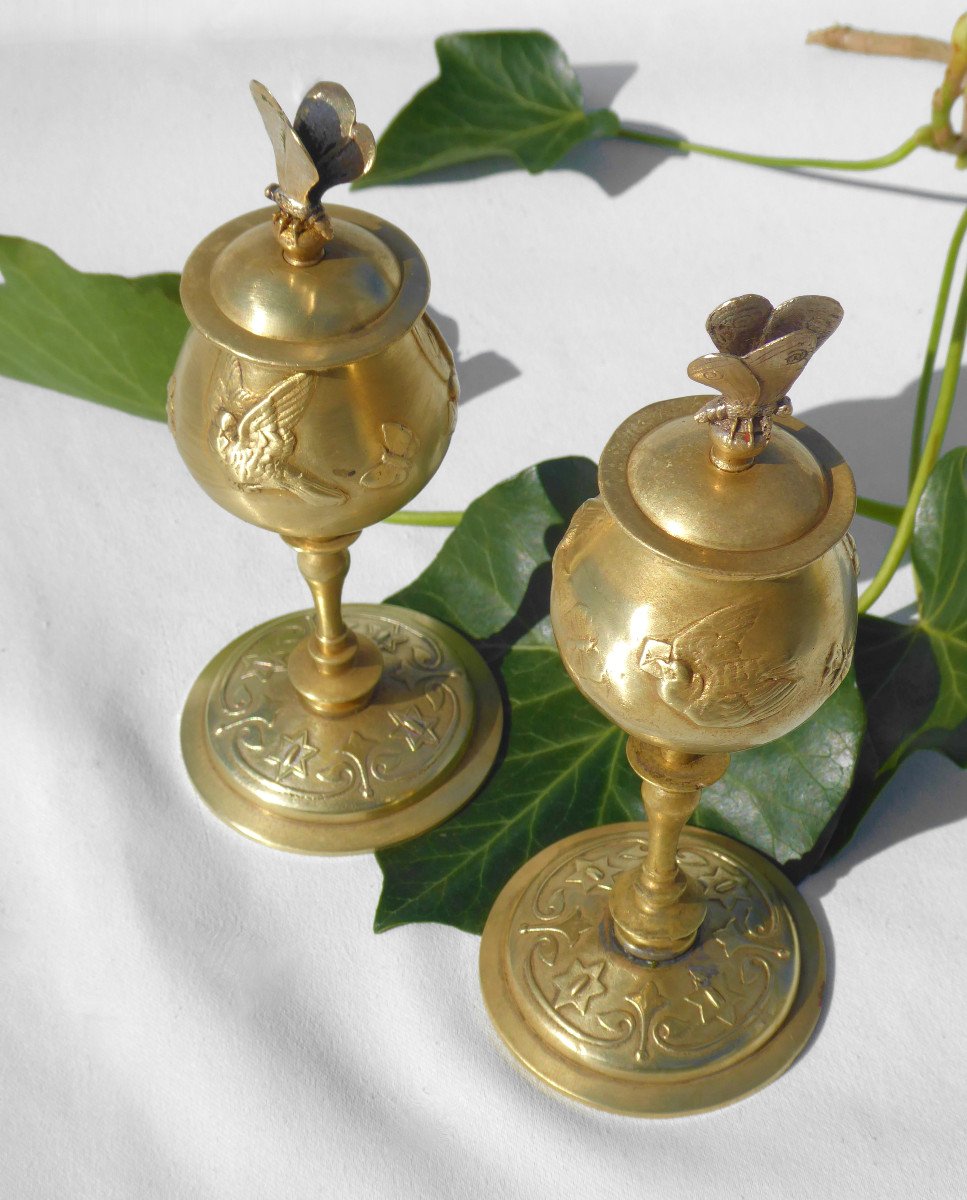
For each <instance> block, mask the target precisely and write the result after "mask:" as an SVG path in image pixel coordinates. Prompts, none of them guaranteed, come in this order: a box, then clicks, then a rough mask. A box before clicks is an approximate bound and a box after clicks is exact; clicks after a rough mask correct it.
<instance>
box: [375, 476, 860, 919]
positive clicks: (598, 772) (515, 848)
mask: <svg viewBox="0 0 967 1200" xmlns="http://www.w3.org/2000/svg"><path fill="white" fill-rule="evenodd" d="M596 492H597V483H596V472H595V467H594V464H593V463H591V462H589V461H588V460H587V459H580V458H565V459H556V460H553V461H550V462H544V463H540V464H538V465H537V466H536V467H531V468H529V469H528V470H526V471H524V472H523V473H522V474H520V475H518V476H516V477H515V478H513V479H510V480H507V481H506V482H504V483H501V484H498V485H497V487H495V488H492V489H491V490H490V491H489V492H487V493H485V494H484V495H483V496H481V497H479V498H478V499H477V500H475V501H474V502H473V504H472V505H471V506H470V507H469V508H468V509H467V512H466V514H465V516H464V517H463V520H462V521H461V522H460V525H459V526H458V527H457V528H456V529H455V530H454V532H453V533H452V534H451V535H450V537H449V538H448V539H447V541H446V542H445V543H444V545H443V547H442V549H441V551H440V553H439V554H438V555H437V557H436V559H435V560H434V561H433V562H432V563H431V564H430V566H429V567H428V568H427V569H426V571H424V572H423V574H422V575H420V576H419V578H418V579H416V580H415V582H414V583H412V584H411V585H410V586H409V587H407V588H404V589H403V591H401V592H399V593H397V594H396V595H395V596H393V597H391V601H392V603H394V604H404V605H410V606H412V607H413V608H417V609H420V610H421V611H423V612H426V613H429V614H430V615H431V616H435V617H437V618H439V619H440V620H443V621H446V622H448V623H449V624H451V625H455V626H457V627H458V628H459V629H461V630H463V632H464V633H466V634H468V635H469V636H470V637H472V638H474V639H475V640H476V643H477V646H478V648H479V649H480V651H481V653H482V654H483V655H484V658H485V659H486V660H487V661H488V663H489V664H490V666H491V667H492V668H493V669H494V670H495V671H497V672H498V673H499V676H500V678H501V679H502V681H503V685H504V688H505V691H506V696H507V700H508V703H509V710H510V712H509V722H508V735H507V743H506V748H505V753H504V756H503V758H502V759H501V761H500V762H499V765H498V766H497V768H496V770H495V771H494V772H493V773H492V775H491V777H490V779H489V780H488V782H487V783H486V784H485V786H484V788H483V789H482V790H481V792H480V793H479V794H478V795H477V796H476V797H475V798H474V800H473V801H472V802H471V803H470V804H469V805H468V806H467V807H466V808H464V809H463V810H461V811H460V812H459V813H457V814H456V815H455V816H454V817H451V818H450V820H449V821H447V822H446V823H445V824H443V825H441V826H439V827H438V828H437V829H435V830H431V831H430V832H429V833H427V834H424V835H423V836H422V837H420V838H416V839H414V840H413V841H410V842H406V843H404V844H403V845H400V846H394V847H392V848H390V849H387V850H382V851H380V852H379V854H378V855H377V858H378V860H379V863H380V866H381V867H382V869H383V890H382V894H381V896H380V900H379V906H378V908H377V911H376V919H375V927H376V929H377V930H383V929H389V928H391V927H393V926H394V925H400V924H404V923H406V922H411V921H439V922H442V923H444V924H449V925H455V926H457V927H458V928H460V929H465V930H467V931H469V932H479V931H480V930H481V929H482V928H483V923H484V921H485V920H486V917H487V914H488V912H489V911H490V907H491V905H492V903H493V901H494V899H495V898H496V896H497V893H498V892H499V891H500V889H501V887H503V885H504V883H506V881H507V880H508V879H509V878H510V876H511V875H512V874H513V873H514V872H515V871H516V870H517V868H518V867H519V866H521V865H522V864H523V863H524V862H526V861H527V859H529V858H530V857H532V856H533V855H534V854H536V853H537V852H538V851H539V850H541V849H543V848H544V847H545V846H548V845H550V844H551V842H554V841H557V840H558V839H559V838H562V837H565V836H567V835H568V834H569V833H576V832H577V831H578V830H581V829H586V828H589V827H591V826H595V825H602V824H608V823H610V822H613V821H626V820H640V819H642V818H643V815H644V814H643V810H642V805H641V798H640V790H639V781H638V779H637V778H636V776H635V775H634V774H633V773H632V770H631V768H630V767H629V766H628V763H627V760H626V758H625V740H626V739H625V735H624V734H623V733H622V732H621V731H620V730H618V729H617V728H616V727H615V726H614V725H612V724H611V722H610V721H608V720H607V719H606V718H605V717H604V716H602V715H601V714H600V713H599V712H598V711H597V710H596V709H595V708H593V707H592V706H591V705H590V704H589V703H588V702H587V701H586V700H585V699H584V698H583V696H581V694H580V693H579V692H578V690H577V689H576V688H575V687H574V685H573V684H572V683H571V681H570V679H569V678H568V676H567V674H566V672H565V671H564V668H563V667H562V665H561V662H560V658H559V657H558V653H557V648H556V646H555V645H554V640H553V636H552V634H551V628H550V619H549V616H548V612H549V600H550V574H551V572H550V559H551V555H552V554H553V551H554V548H555V546H556V545H557V543H558V542H559V541H560V538H561V536H562V534H563V533H564V530H565V528H566V526H567V523H568V521H569V520H570V518H571V515H572V514H573V512H574V510H575V509H576V508H577V507H578V505H579V504H581V503H582V502H583V501H584V500H586V499H587V498H588V497H589V496H592V495H595V494H596ZM862 726H863V719H862V707H861V705H860V703H859V701H858V697H857V694H856V688H855V684H854V683H853V681H852V679H850V680H848V681H847V683H846V684H844V686H843V688H841V689H840V691H839V692H837V693H836V695H835V696H834V697H832V698H831V699H830V700H829V701H827V703H826V705H825V706H824V707H823V708H822V709H821V710H820V712H819V713H818V714H817V715H816V716H815V717H814V718H813V720H812V721H810V722H809V723H807V725H805V726H803V727H802V728H801V729H800V730H797V731H796V732H795V733H794V734H790V735H789V736H788V737H787V738H785V739H783V740H782V741H781V742H780V743H776V744H774V745H772V746H768V747H763V748H761V749H759V750H750V751H747V752H746V753H745V754H740V755H736V756H735V759H734V760H733V765H732V766H731V767H730V769H729V772H728V773H727V774H726V776H725V779H724V780H723V781H721V782H720V783H719V784H718V785H716V788H715V790H714V791H711V789H710V794H709V796H708V798H707V800H706V802H705V804H704V805H703V808H702V812H701V817H702V823H703V824H706V825H714V826H715V827H716V828H723V829H726V830H727V831H729V832H731V833H733V834H735V835H737V836H739V837H741V838H742V839H743V840H744V841H747V842H749V843H750V844H751V845H754V846H757V847H758V848H759V849H761V850H764V851H765V852H766V853H768V854H772V855H774V856H776V857H779V858H788V857H790V856H793V855H796V854H802V853H803V852H804V851H806V850H808V849H809V848H810V847H811V846H812V844H813V842H814V841H815V838H816V836H818V834H819V833H820V832H821V831H822V830H823V829H824V828H825V827H826V826H827V824H828V822H829V819H830V817H831V815H832V814H833V813H834V812H835V811H836V809H837V807H838V806H839V804H840V803H841V801H842V799H843V796H844V795H845V793H846V790H847V788H848V786H849V783H850V779H851V777H852V770H853V765H854V761H855V751H856V747H857V745H858V743H859V740H860V736H861V733H862Z"/></svg>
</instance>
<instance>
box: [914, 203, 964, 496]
mask: <svg viewBox="0 0 967 1200" xmlns="http://www.w3.org/2000/svg"><path fill="white" fill-rule="evenodd" d="M965 233H967V209H964V212H963V214H962V215H961V218H960V220H959V221H958V222H957V227H956V229H955V230H954V234H953V237H952V238H951V239H950V246H949V248H948V250H947V258H946V260H945V262H944V268H943V274H942V275H941V277H940V290H939V292H938V293H937V303H936V306H935V307H934V310H933V323H932V324H931V326H930V337H929V338H928V340H927V349H926V352H925V353H924V356H923V370H922V371H921V373H920V386H919V387H918V389H917V406H916V409H915V410H914V413H913V432H912V434H911V436H910V469H909V472H908V478H907V487H910V488H912V487H913V481H914V479H915V478H916V474H917V468H918V467H919V466H920V456H921V454H922V452H923V430H924V426H925V425H926V423H927V403H928V401H929V399H930V385H931V383H932V382H933V368H934V363H935V362H936V361H937V348H938V347H939V345H940V335H941V333H942V332H943V323H944V318H945V317H946V315H947V301H948V300H949V298H950V285H951V283H952V282H953V277H954V268H955V267H956V265H957V258H958V256H959V254H960V247H961V245H962V243H963V240H964V234H965Z"/></svg>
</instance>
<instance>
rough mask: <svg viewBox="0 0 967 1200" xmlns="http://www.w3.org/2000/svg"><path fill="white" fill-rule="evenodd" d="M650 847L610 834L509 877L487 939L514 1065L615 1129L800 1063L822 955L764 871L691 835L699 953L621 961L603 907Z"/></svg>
mask: <svg viewBox="0 0 967 1200" xmlns="http://www.w3.org/2000/svg"><path fill="white" fill-rule="evenodd" d="M647 848H648V827H647V826H642V825H638V824H636V823H633V822H629V823H627V824H622V825H607V826H604V827H602V828H599V829H589V830H586V831H585V832H583V833H579V834H575V835H574V836H573V837H570V838H565V839H564V840H563V841H561V842H558V843H556V844H555V845H553V846H551V847H549V848H548V849H547V850H545V851H544V852H543V853H541V854H539V855H537V856H536V857H535V858H534V859H532V860H531V861H530V862H529V863H527V864H526V865H525V866H524V867H522V868H521V870H520V871H518V872H517V874H516V875H515V876H514V877H513V879H511V881H510V882H509V883H508V884H507V886H506V887H505V888H504V890H503V891H502V892H501V894H500V897H499V898H498V900H497V903H496V904H495V905H494V907H493V909H492V910H491V913H490V917H489V918H488V921H487V925H486V928H485V929H484V934H483V940H482V942H481V947H480V978H481V984H482V987H483V994H484V999H485V1001H486V1004H487V1009H488V1011H489V1013H490V1016H491V1018H492V1020H493V1022H494V1025H495V1026H496V1028H497V1031H498V1032H499V1033H500V1036H501V1037H502V1038H503V1040H504V1041H505V1042H506V1044H507V1046H508V1047H509V1048H510V1050H511V1051H512V1052H513V1053H514V1054H515V1055H516V1057H517V1058H518V1059H519V1060H520V1061H521V1062H522V1063H523V1064H524V1066H526V1067H527V1068H528V1069H529V1070H530V1071H532V1072H533V1073H534V1074H535V1075H536V1076H537V1077H538V1078H540V1079H541V1080H543V1081H544V1082H545V1083H547V1084H549V1085H550V1086H551V1087H553V1088H555V1089H557V1090H558V1091H560V1092H563V1093H565V1094H566V1095H567V1096H569V1097H571V1098H572V1099H575V1100H580V1101H582V1102H583V1103H585V1104H591V1105H593V1106H594V1107H596V1108H604V1109H608V1110H610V1111H611V1112H617V1113H623V1114H625V1115H627V1116H641V1117H671V1116H681V1115H685V1114H689V1113H698V1112H705V1111H707V1110H709V1109H714V1108H719V1107H721V1106H722V1105H725V1104H730V1103H732V1102H733V1101H735V1100H739V1099H741V1098H742V1097H743V1096H747V1095H749V1094H750V1093H752V1092H755V1091H757V1090H758V1089H759V1088H762V1087H764V1086H765V1085H766V1084H768V1083H770V1082H772V1080H773V1079H775V1078H776V1077H777V1076H779V1075H781V1074H782V1073H783V1072H784V1071H785V1070H786V1069H787V1068H788V1067H789V1066H790V1064H791V1063H792V1062H793V1061H794V1060H795V1059H796V1058H797V1057H798V1055H799V1054H800V1053H801V1051H802V1049H803V1048H804V1047H805V1045H806V1044H807V1042H808V1041H809V1038H810V1035H811V1033H812V1031H813V1029H814V1027H815V1025H816V1022H817V1020H818V1019H819V1013H820V1010H821V1005H822V996H823V984H824V981H825V959H824V954H823V945H822V941H821V939H820V936H819V931H818V929H817V927H816V923H815V921H814V920H813V917H812V914H811V913H810V912H809V909H808V908H807V907H806V905H805V904H804V903H803V901H802V898H801V897H800V895H799V893H798V892H797V891H796V889H795V888H794V887H793V886H792V885H791V884H790V883H789V881H788V880H787V879H786V878H785V876H784V875H783V874H782V873H781V872H780V871H778V870H777V869H776V868H775V867H774V866H772V864H771V863H768V862H767V861H766V860H765V859H763V858H762V857H761V856H759V855H757V854H755V852H754V851H751V850H749V849H748V848H747V847H745V846H740V845H738V844H737V843H736V842H733V841H731V840H730V839H728V838H724V837H721V836H719V835H717V834H714V833H708V832H706V831H705V830H700V829H693V828H688V829H686V830H685V831H684V833H683V834H682V839H681V847H680V860H681V863H682V865H683V867H684V868H685V869H686V870H688V871H689V872H690V873H691V874H692V876H693V877H694V878H695V879H696V881H697V884H698V886H699V888H700V889H701V893H702V896H703V898H704V899H705V901H706V902H707V904H708V915H707V916H706V918H705V920H704V922H703V924H702V926H701V929H700V931H699V935H698V939H697V940H696V942H695V944H694V945H693V947H692V948H691V949H690V950H689V951H688V952H687V953H686V954H683V955H681V956H680V957H678V958H675V959H673V960H672V961H670V962H667V963H663V964H660V965H657V966H652V965H648V964H646V963H644V962H642V961H641V960H639V959H636V958H634V957H632V956H631V955H629V954H627V953H626V952H625V951H624V949H623V948H622V947H621V945H620V943H618V941H617V940H616V939H614V938H613V936H612V928H613V926H612V923H611V916H610V911H609V897H610V896H611V893H612V888H613V885H614V882H615V880H616V879H618V878H620V877H621V873H622V872H623V871H624V872H626V871H628V870H629V869H631V870H633V869H635V868H636V867H637V866H638V864H640V863H641V862H642V860H643V858H644V856H645V855H646V854H647Z"/></svg>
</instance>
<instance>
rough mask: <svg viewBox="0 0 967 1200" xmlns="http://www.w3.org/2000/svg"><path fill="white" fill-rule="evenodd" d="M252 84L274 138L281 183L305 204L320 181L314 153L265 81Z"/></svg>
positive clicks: (264, 119) (264, 122)
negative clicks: (303, 140)
mask: <svg viewBox="0 0 967 1200" xmlns="http://www.w3.org/2000/svg"><path fill="white" fill-rule="evenodd" d="M249 88H250V90H251V92H252V97H253V99H254V100H255V104H256V106H257V108H258V110H259V113H260V114H261V116H262V123H263V124H264V125H265V131H266V133H268V135H269V137H270V139H271V141H272V149H273V150H274V151H275V167H276V171H277V172H278V176H279V186H280V187H281V189H282V191H283V192H284V193H285V195H286V196H287V197H289V198H290V199H292V200H294V201H296V202H297V203H298V204H299V205H301V206H303V207H305V206H306V205H307V204H308V202H309V193H310V192H311V191H312V190H313V188H315V187H316V185H317V184H318V183H319V172H318V170H317V169H316V164H315V163H314V162H313V161H312V155H311V154H310V153H309V151H308V150H307V149H306V147H305V145H304V144H303V142H302V140H301V139H300V137H299V135H298V133H296V131H295V130H294V129H293V128H292V125H291V124H290V122H289V118H288V117H287V116H286V115H285V113H284V112H283V111H282V109H281V108H280V106H279V102H278V101H277V100H276V98H275V97H274V96H273V95H272V93H271V92H270V91H269V89H268V88H267V87H266V86H265V84H264V83H259V81H258V80H257V79H253V80H252V82H251V83H250V84H249Z"/></svg>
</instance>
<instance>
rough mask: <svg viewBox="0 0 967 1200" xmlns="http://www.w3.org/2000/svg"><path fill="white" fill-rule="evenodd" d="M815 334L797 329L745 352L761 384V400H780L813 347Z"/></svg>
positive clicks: (765, 401) (746, 361)
mask: <svg viewBox="0 0 967 1200" xmlns="http://www.w3.org/2000/svg"><path fill="white" fill-rule="evenodd" d="M816 346H817V341H816V335H815V334H814V333H812V332H810V330H808V329H797V330H795V331H794V332H793V333H787V334H785V335H784V336H782V337H779V338H776V339H775V340H774V341H771V342H767V343H766V345H764V346H761V347H760V348H759V349H758V350H753V351H752V353H751V354H747V355H746V356H745V360H744V361H745V363H746V365H747V366H748V367H749V369H750V370H751V371H752V372H753V374H755V375H756V376H757V377H758V379H759V381H760V383H761V385H762V389H761V396H762V401H763V403H769V402H771V401H774V400H781V399H782V398H783V397H784V396H785V394H786V392H788V391H789V389H790V388H791V387H792V385H793V384H794V383H795V382H796V380H797V379H798V378H799V376H800V375H801V374H802V371H803V368H804V367H805V365H806V363H808V362H809V360H810V359H811V358H812V356H813V353H814V351H815V349H816Z"/></svg>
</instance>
